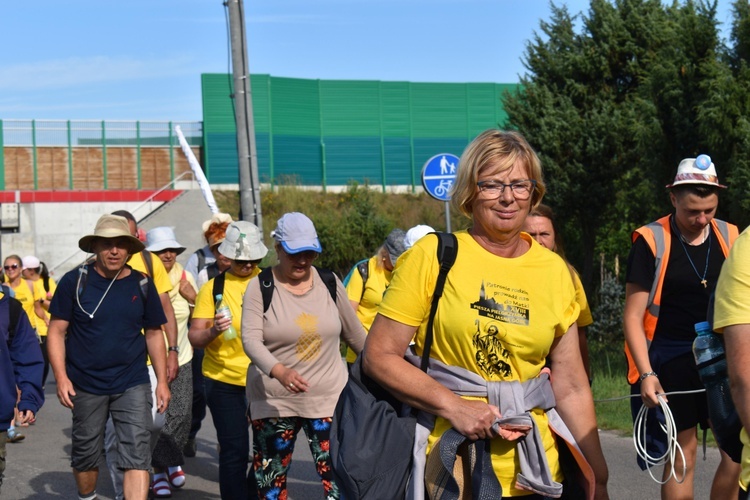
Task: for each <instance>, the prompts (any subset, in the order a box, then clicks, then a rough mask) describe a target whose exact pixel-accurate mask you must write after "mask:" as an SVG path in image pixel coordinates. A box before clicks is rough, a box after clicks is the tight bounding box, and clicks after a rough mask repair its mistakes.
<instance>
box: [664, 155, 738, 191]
mask: <svg viewBox="0 0 750 500" xmlns="http://www.w3.org/2000/svg"><path fill="white" fill-rule="evenodd" d="M683 184H704V185H707V186H714V187H718V188H726V186H724V185H723V184H719V177H718V176H717V175H716V165H714V162H712V161H711V157H710V156H708V155H698V157H697V158H685V159H684V160H682V161H681V162H680V165H679V166H678V167H677V175H675V177H674V181H672V184H667V187H668V188H672V187H675V186H681V185H683Z"/></svg>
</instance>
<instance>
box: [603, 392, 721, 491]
mask: <svg viewBox="0 0 750 500" xmlns="http://www.w3.org/2000/svg"><path fill="white" fill-rule="evenodd" d="M699 392H706V390H705V389H696V390H693V391H674V392H667V393H664V394H657V395H656V397H657V399H658V400H659V406H660V407H661V410H662V412H663V413H664V424H661V423H660V424H659V427H661V430H662V431H663V432H664V433H665V434H666V435H667V451H666V452H664V454H663V455H662V456H660V457H652V456H651V455H649V454H648V450H647V449H646V438H647V436H646V431H647V429H646V419H647V415H648V408H646V406H645V405H641V409H640V410H639V411H638V414H637V415H636V417H635V421H634V422H633V446H634V447H635V452H636V453H637V454H638V456H639V457H640V458H641V459H643V461H644V462H645V463H646V466H647V468H648V474H649V475H650V476H651V479H653V480H654V481H656V482H657V483H659V484H664V483H666V482H667V481H669V479H670V478H672V477H673V478H674V480H675V481H677V482H678V483H682V482H683V481H684V480H685V474H686V473H687V465H686V464H685V453H684V452H683V451H682V447H681V446H680V444H679V443H678V442H677V429H676V428H675V423H674V417H673V416H672V411H671V410H670V409H669V405H668V404H667V401H666V399H665V398H664V396H668V395H671V394H697V393H699ZM640 397H641V395H640V394H631V395H629V396H620V397H615V398H606V399H596V400H594V402H595V403H603V402H608V401H619V400H622V399H630V398H640ZM678 454H679V455H680V457H681V458H682V477H677V472H676V471H675V458H676V457H677V455H678ZM667 462H669V463H670V464H671V468H672V470H671V471H669V475H668V476H667V478H666V479H665V480H660V479H656V478H655V477H654V474H653V473H652V472H651V467H654V466H659V465H665V464H666V463H667Z"/></svg>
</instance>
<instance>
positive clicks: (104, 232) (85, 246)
mask: <svg viewBox="0 0 750 500" xmlns="http://www.w3.org/2000/svg"><path fill="white" fill-rule="evenodd" d="M97 238H126V239H127V241H128V243H129V248H128V253H129V254H131V255H132V254H134V253H138V252H140V251H141V250H143V249H144V248H146V247H145V245H144V244H143V243H142V242H141V241H140V240H139V239H138V238H136V237H135V236H133V235H132V234H130V226H129V225H128V220H127V219H126V218H125V217H120V216H119V215H112V214H104V215H102V216H101V217H99V220H98V221H96V227H94V233H93V234H88V235H86V236H84V237H83V238H81V239H80V240H78V248H80V249H81V250H83V251H84V252H87V253H93V252H92V250H91V247H92V245H93V243H94V241H96V239H97Z"/></svg>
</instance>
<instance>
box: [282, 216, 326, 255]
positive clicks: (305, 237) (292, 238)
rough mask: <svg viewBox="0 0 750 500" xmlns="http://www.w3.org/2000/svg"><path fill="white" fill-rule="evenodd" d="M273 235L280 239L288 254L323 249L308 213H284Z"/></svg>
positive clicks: (320, 250)
mask: <svg viewBox="0 0 750 500" xmlns="http://www.w3.org/2000/svg"><path fill="white" fill-rule="evenodd" d="M271 237H272V238H273V239H274V240H276V241H278V242H279V243H280V244H281V247H282V248H283V249H284V251H285V252H286V253H288V254H295V253H300V252H305V251H307V250H312V251H313V252H318V253H321V252H322V251H323V247H322V246H321V245H320V240H319V239H318V233H317V232H316V231H315V225H314V224H313V222H312V221H311V220H310V218H309V217H308V216H307V215H305V214H303V213H300V212H289V213H286V214H284V215H282V216H281V218H280V219H279V221H278V222H277V223H276V229H274V230H273V231H271Z"/></svg>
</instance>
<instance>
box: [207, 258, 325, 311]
mask: <svg viewBox="0 0 750 500" xmlns="http://www.w3.org/2000/svg"><path fill="white" fill-rule="evenodd" d="M313 267H314V268H315V270H316V271H318V275H319V276H320V279H322V280H323V283H325V285H326V288H328V293H330V294H331V298H332V299H333V303H334V304H335V303H336V275H335V274H333V271H330V270H328V269H323V268H320V267H317V266H313ZM217 279H218V278H217ZM258 279H259V280H260V293H261V295H263V312H266V311H268V308H269V307H270V306H271V299H272V298H273V289H274V278H273V271H271V268H270V267H267V268H265V269H263V270H262V271H261V272H260V274H259V275H258ZM214 283H215V282H214ZM214 297H216V294H214Z"/></svg>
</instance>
